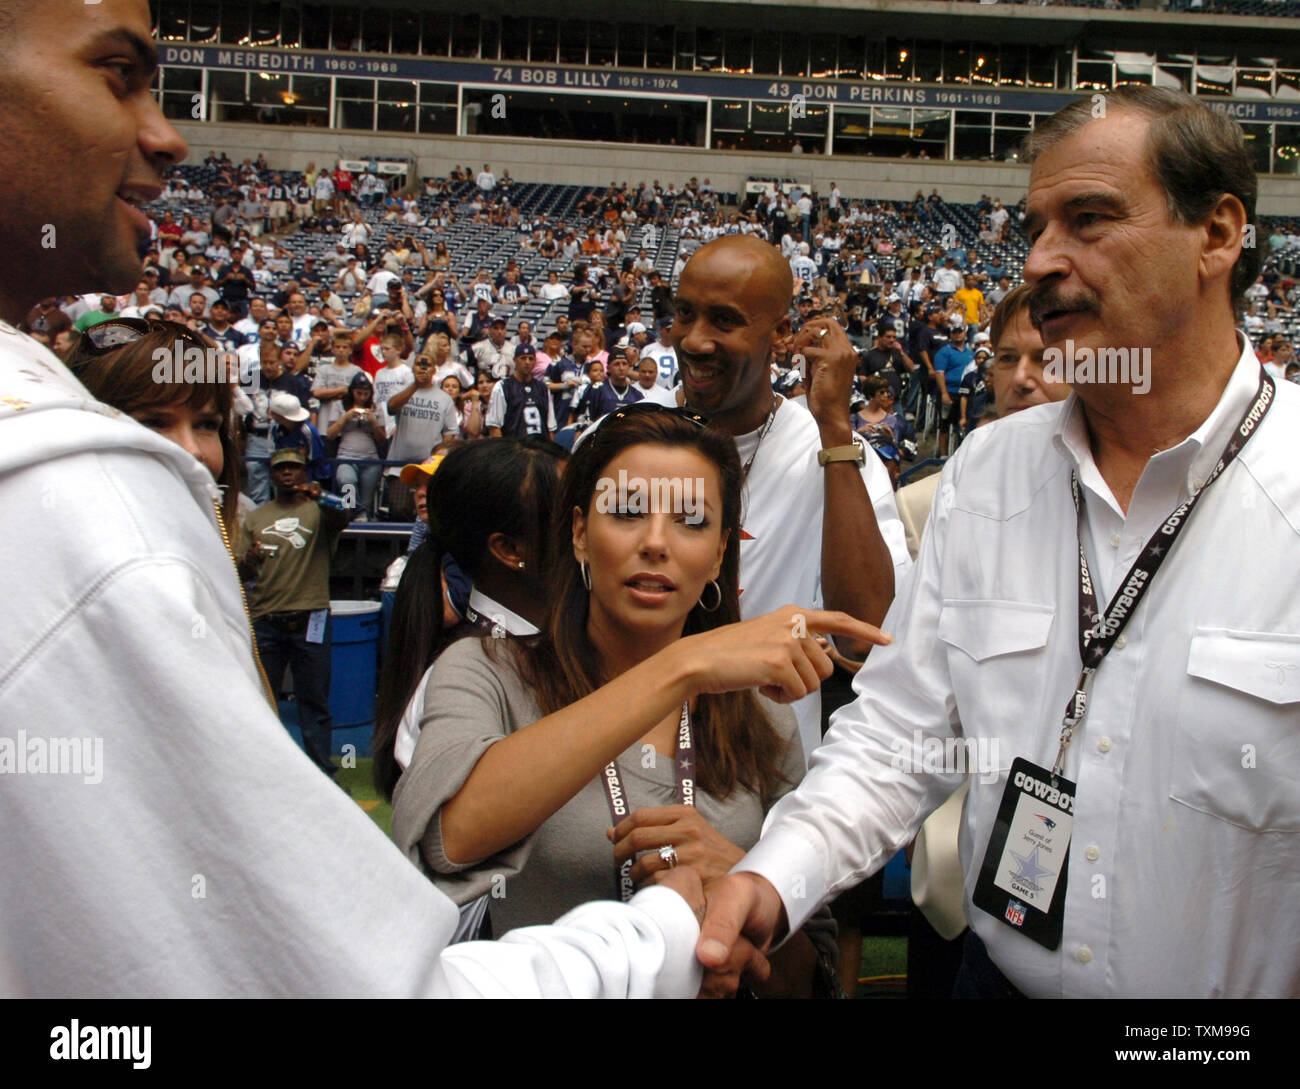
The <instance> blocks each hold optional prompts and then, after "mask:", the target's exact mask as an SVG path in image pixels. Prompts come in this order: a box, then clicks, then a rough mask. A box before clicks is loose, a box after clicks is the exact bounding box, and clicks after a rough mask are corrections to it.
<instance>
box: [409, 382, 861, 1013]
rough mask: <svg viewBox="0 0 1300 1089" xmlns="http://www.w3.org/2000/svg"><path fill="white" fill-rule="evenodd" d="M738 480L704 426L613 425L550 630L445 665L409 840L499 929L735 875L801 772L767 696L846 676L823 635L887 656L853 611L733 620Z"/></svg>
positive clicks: (569, 475) (582, 480)
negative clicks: (481, 901)
mask: <svg viewBox="0 0 1300 1089" xmlns="http://www.w3.org/2000/svg"><path fill="white" fill-rule="evenodd" d="M741 482H742V476H741V468H740V463H739V458H738V456H737V454H736V447H735V443H734V442H732V441H731V439H730V438H729V437H728V436H726V435H724V434H721V433H719V432H715V431H713V430H712V429H710V428H707V427H705V426H704V423H703V421H702V418H700V417H698V416H695V415H694V414H692V413H687V412H685V411H684V410H680V409H665V408H662V407H660V406H657V405H655V406H651V405H642V404H637V405H633V406H630V407H628V408H625V409H620V410H618V411H617V412H614V413H611V414H610V415H609V416H608V417H606V418H605V419H604V420H603V421H602V422H601V423H600V424H599V425H598V426H597V427H595V428H593V429H592V430H591V432H590V433H589V435H588V436H587V438H586V439H585V440H584V442H583V443H582V444H581V445H580V446H579V448H578V450H577V452H575V454H574V456H573V458H572V459H571V461H570V462H569V465H568V466H567V468H566V469H565V472H564V476H563V478H562V481H561V489H562V490H561V495H560V499H559V502H558V504H557V518H556V520H555V523H554V529H553V544H552V549H551V552H552V558H551V571H550V578H551V585H550V594H549V599H550V601H549V613H548V617H547V622H546V625H545V628H544V630H543V632H542V634H541V635H540V636H539V638H538V639H537V640H536V641H534V642H532V643H529V644H523V643H521V642H519V641H505V640H493V639H491V638H488V639H466V640H462V641H461V642H459V643H457V644H454V645H452V646H451V647H450V648H448V650H447V651H445V652H444V653H443V655H442V657H441V658H439V659H438V661H437V663H436V664H435V666H434V669H433V672H432V674H431V676H430V680H429V685H428V697H427V699H426V702H425V706H426V713H425V717H424V721H423V723H422V729H421V733H420V739H419V742H418V744H417V746H416V750H415V754H414V756H413V758H412V760H411V764H410V766H409V767H408V769H407V771H406V774H405V775H404V776H403V777H402V779H401V780H400V782H399V783H398V787H397V791H396V793H395V795H394V810H393V835H394V838H395V839H396V841H397V843H398V845H399V846H400V847H402V849H403V850H405V851H406V852H407V853H408V855H409V856H410V857H411V858H412V859H413V860H415V861H422V862H423V863H424V864H425V866H426V867H427V869H429V870H430V871H432V873H433V876H434V880H435V882H436V883H437V884H438V886H439V887H440V888H441V889H443V890H444V891H445V892H446V893H447V894H448V895H449V896H451V898H452V899H453V900H455V901H456V902H457V903H460V904H464V903H468V902H470V901H472V900H473V899H475V898H476V897H478V896H480V895H483V894H485V893H487V894H488V895H489V896H490V897H491V901H490V906H491V912H492V917H493V927H494V929H496V930H504V929H509V928H511V927H514V926H519V925H529V924H531V923H535V922H540V921H542V920H543V919H544V918H545V917H547V916H548V915H554V914H555V913H556V912H557V911H560V912H562V911H565V910H568V908H570V907H572V906H576V905H577V904H579V903H581V902H582V901H584V900H588V899H592V898H602V897H604V898H608V897H610V896H615V895H623V896H627V895H630V893H631V891H632V889H633V888H634V887H635V886H636V885H637V884H640V883H641V882H642V881H644V880H646V879H647V878H648V877H649V876H650V875H652V874H653V873H655V872H657V871H659V870H662V869H671V868H672V867H674V866H676V865H678V864H679V863H681V864H686V865H690V866H692V867H694V868H695V869H697V870H698V871H699V872H700V875H701V877H702V878H703V879H704V881H705V884H706V886H707V885H708V884H709V883H710V882H711V881H713V880H716V879H717V878H719V877H721V876H722V875H723V874H725V873H726V872H727V871H728V870H729V869H730V868H731V866H732V865H734V864H735V863H736V862H737V861H739V859H740V858H741V857H742V856H743V854H744V852H745V849H746V848H747V847H748V846H750V845H752V844H753V843H754V842H756V841H757V838H758V834H759V830H760V828H761V826H762V821H763V816H764V814H765V813H766V812H767V810H768V809H769V808H770V807H771V806H772V805H773V804H774V803H775V802H776V800H777V799H778V798H779V797H781V796H782V795H783V794H784V793H786V792H787V791H789V790H790V789H792V788H793V787H794V785H795V784H796V783H797V782H798V780H799V779H800V778H801V777H802V775H803V753H802V751H801V749H800V746H799V740H798V729H797V726H796V722H795V718H794V715H793V714H791V713H790V712H789V711H788V709H786V708H781V707H778V706H776V704H775V703H773V702H771V701H773V700H775V701H779V702H780V703H789V702H793V701H794V700H796V699H799V698H801V697H802V696H804V695H805V694H806V693H807V692H808V691H810V690H811V689H813V688H815V687H817V685H818V684H820V682H821V679H822V678H824V677H826V676H828V675H829V674H830V672H831V664H830V660H829V659H828V658H827V656H826V654H825V652H824V651H823V650H822V649H821V648H820V647H819V646H818V645H817V643H816V641H815V639H814V630H815V631H820V632H830V633H835V634H845V635H853V636H855V637H857V638H862V639H866V640H868V641H871V642H876V643H879V642H884V641H886V639H885V637H884V636H882V634H881V633H880V632H879V630H878V629H876V628H874V627H871V626H870V625H867V624H863V623H861V622H859V621H856V620H853V619H852V618H850V617H848V616H846V615H844V614H842V613H831V612H822V611H816V610H803V611H800V610H797V609H795V608H793V607H790V608H786V609H783V610H779V611H777V612H775V613H770V614H768V615H767V616H764V617H759V618H757V619H754V620H751V621H747V622H745V623H739V619H740V606H739V586H738V577H739V563H740V550H739V545H740V540H739V538H740V503H741ZM756 689H757V691H755V690H756ZM760 696H761V697H766V698H760ZM638 855H640V857H637V856H638ZM827 936H828V935H827ZM827 956H829V958H830V962H831V963H832V964H833V960H834V942H833V939H831V940H830V941H829V944H827V943H826V942H825V941H822V942H821V943H820V945H819V946H816V947H815V946H814V945H813V943H812V941H811V940H810V938H809V935H808V934H806V933H805V934H801V935H798V936H796V938H795V939H793V940H791V942H789V943H788V944H787V946H786V947H785V948H783V950H782V951H781V953H780V954H778V955H777V957H776V958H775V961H774V965H773V967H774V972H775V975H774V980H773V981H772V982H773V985H774V987H775V989H776V990H777V991H785V992H790V993H807V992H808V991H809V990H810V988H811V985H812V981H813V975H814V968H815V966H816V964H817V963H818V962H819V961H821V962H823V963H825V960H824V958H826V957H827ZM831 974H833V968H832V969H831Z"/></svg>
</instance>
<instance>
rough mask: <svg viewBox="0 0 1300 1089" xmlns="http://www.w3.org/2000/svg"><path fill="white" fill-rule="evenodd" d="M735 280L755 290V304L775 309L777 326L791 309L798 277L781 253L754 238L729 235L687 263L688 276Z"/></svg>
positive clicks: (772, 311)
mask: <svg viewBox="0 0 1300 1089" xmlns="http://www.w3.org/2000/svg"><path fill="white" fill-rule="evenodd" d="M688 273H689V274H691V275H693V276H694V275H699V276H711V277H715V278H717V279H725V280H732V279H735V278H737V277H738V276H740V277H743V278H744V279H745V282H746V286H749V287H753V288H754V290H755V296H754V297H755V300H756V301H757V300H762V305H763V306H764V309H765V310H766V309H767V308H768V307H769V306H770V308H771V315H772V320H773V322H774V323H775V322H776V321H779V320H780V318H781V316H783V315H784V314H785V312H786V311H787V310H788V309H789V307H790V296H791V295H793V294H794V273H792V272H791V271H790V265H789V264H788V262H787V261H786V260H785V258H783V257H782V256H781V251H780V250H778V249H777V248H776V247H775V246H773V245H770V244H769V243H767V242H764V241H762V240H761V239H758V238H755V237H754V236H753V235H747V234H729V235H723V236H722V237H721V238H715V239H714V240H713V241H712V242H709V243H707V244H706V245H703V246H701V247H700V248H699V249H698V250H696V251H695V255H694V256H693V257H692V258H691V259H690V260H689V261H688V262H687V263H686V268H685V269H683V270H682V276H686V275H687V274H688Z"/></svg>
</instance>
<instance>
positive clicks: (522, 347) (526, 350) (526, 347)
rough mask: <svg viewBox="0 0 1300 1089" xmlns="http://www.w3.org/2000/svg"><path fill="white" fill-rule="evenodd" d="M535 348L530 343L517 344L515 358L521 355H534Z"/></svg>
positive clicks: (535, 352)
mask: <svg viewBox="0 0 1300 1089" xmlns="http://www.w3.org/2000/svg"><path fill="white" fill-rule="evenodd" d="M536 354H537V349H536V348H535V347H534V346H533V345H531V344H518V345H516V346H515V358H516V359H518V358H519V357H520V356H521V355H536Z"/></svg>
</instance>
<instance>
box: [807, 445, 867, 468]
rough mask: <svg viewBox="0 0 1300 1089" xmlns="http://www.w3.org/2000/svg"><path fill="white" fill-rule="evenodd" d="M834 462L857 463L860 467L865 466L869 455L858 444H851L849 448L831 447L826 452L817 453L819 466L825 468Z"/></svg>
mask: <svg viewBox="0 0 1300 1089" xmlns="http://www.w3.org/2000/svg"><path fill="white" fill-rule="evenodd" d="M833 461H856V462H857V463H858V464H859V465H865V464H866V461H867V454H866V451H865V450H864V449H863V448H862V447H861V446H859V445H858V444H857V443H856V442H851V443H849V444H848V445H847V446H831V447H828V448H826V449H825V450H819V451H817V464H818V465H820V466H822V467H823V468H824V467H825V466H827V465H829V464H830V463H831V462H833Z"/></svg>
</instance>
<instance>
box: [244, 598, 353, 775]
mask: <svg viewBox="0 0 1300 1089" xmlns="http://www.w3.org/2000/svg"><path fill="white" fill-rule="evenodd" d="M253 631H254V633H255V634H256V636H257V652H258V653H259V654H260V655H261V656H262V666H263V668H265V670H266V679H267V680H268V681H270V682H271V687H272V688H273V689H274V690H275V692H276V694H277V695H279V690H280V683H281V682H282V681H283V680H284V669H285V666H288V667H289V669H290V670H292V672H293V695H294V699H295V700H296V701H297V703H298V727H299V729H300V730H301V731H302V744H303V748H304V749H306V750H307V755H308V756H310V757H311V759H312V763H314V764H315V765H316V766H317V767H318V768H320V769H321V771H323V772H325V774H326V775H328V776H330V777H331V778H333V777H334V776H335V775H336V774H337V772H338V769H337V768H335V766H334V762H333V761H332V760H331V759H330V741H331V735H332V731H333V729H334V720H333V719H332V718H331V717H330V636H331V632H330V621H329V619H328V618H327V619H326V621H325V637H324V640H323V641H322V642H320V643H309V642H307V630H306V628H303V630H301V631H296V632H288V631H284V630H282V629H281V628H278V627H276V626H275V625H274V624H272V623H271V622H270V621H269V620H266V619H262V620H257V621H255V622H254V624H253Z"/></svg>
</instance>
